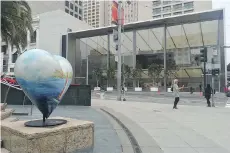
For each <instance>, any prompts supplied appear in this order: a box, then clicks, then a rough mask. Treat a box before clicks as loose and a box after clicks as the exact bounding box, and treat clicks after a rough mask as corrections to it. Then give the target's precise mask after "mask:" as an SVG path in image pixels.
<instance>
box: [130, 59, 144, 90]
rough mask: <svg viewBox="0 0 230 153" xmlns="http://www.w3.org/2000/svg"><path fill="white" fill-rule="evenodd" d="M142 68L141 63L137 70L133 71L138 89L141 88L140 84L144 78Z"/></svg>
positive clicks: (137, 65)
mask: <svg viewBox="0 0 230 153" xmlns="http://www.w3.org/2000/svg"><path fill="white" fill-rule="evenodd" d="M142 72H143V70H142V67H141V65H140V64H139V63H137V64H136V68H135V69H133V70H132V77H133V79H134V80H137V81H138V87H139V82H140V79H141V77H142Z"/></svg>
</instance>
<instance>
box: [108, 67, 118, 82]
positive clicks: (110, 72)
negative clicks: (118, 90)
mask: <svg viewBox="0 0 230 153" xmlns="http://www.w3.org/2000/svg"><path fill="white" fill-rule="evenodd" d="M106 74H107V79H108V86H109V82H110V81H111V80H112V79H114V78H115V74H116V72H115V67H113V66H110V67H109V68H108V69H107V71H106Z"/></svg>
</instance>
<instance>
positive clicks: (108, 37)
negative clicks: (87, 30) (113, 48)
mask: <svg viewBox="0 0 230 153" xmlns="http://www.w3.org/2000/svg"><path fill="white" fill-rule="evenodd" d="M107 41H108V44H107V45H108V46H107V47H108V48H107V70H108V69H109V67H110V35H109V34H108V35H107Z"/></svg>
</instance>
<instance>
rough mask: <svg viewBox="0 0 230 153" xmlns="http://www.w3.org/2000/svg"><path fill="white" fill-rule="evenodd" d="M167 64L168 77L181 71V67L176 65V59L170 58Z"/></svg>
mask: <svg viewBox="0 0 230 153" xmlns="http://www.w3.org/2000/svg"><path fill="white" fill-rule="evenodd" d="M166 64H167V66H166V77H167V78H169V77H173V76H175V74H176V72H177V71H179V69H180V67H179V66H178V65H176V62H175V61H174V60H168V61H167V63H166Z"/></svg>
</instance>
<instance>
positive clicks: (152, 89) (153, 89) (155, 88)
mask: <svg viewBox="0 0 230 153" xmlns="http://www.w3.org/2000/svg"><path fill="white" fill-rule="evenodd" d="M150 91H155V92H157V91H158V88H157V87H151V88H150Z"/></svg>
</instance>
